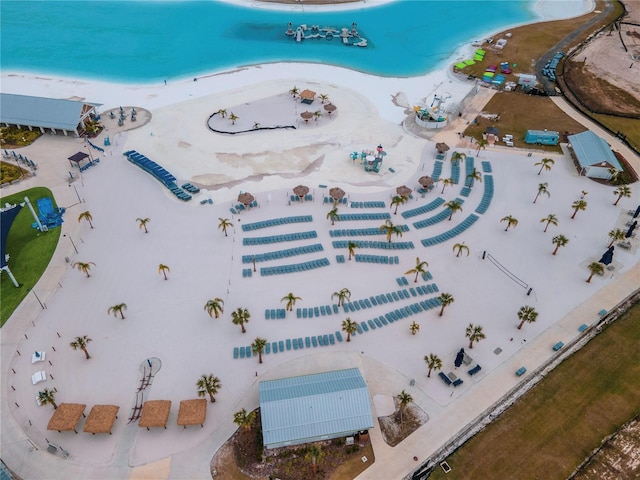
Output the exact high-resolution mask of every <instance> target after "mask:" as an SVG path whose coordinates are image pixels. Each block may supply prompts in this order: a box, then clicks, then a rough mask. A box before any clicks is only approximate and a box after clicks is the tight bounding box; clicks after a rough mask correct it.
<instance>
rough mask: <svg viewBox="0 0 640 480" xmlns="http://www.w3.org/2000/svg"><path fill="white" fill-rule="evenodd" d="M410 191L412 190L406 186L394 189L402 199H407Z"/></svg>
mask: <svg viewBox="0 0 640 480" xmlns="http://www.w3.org/2000/svg"><path fill="white" fill-rule="evenodd" d="M412 191H413V190H411V189H410V188H409V187H407V186H406V185H402V186H401V187H398V188H396V193H397V194H398V195H400V196H401V197H402V198H407V197H408V196H409V195H411V192H412Z"/></svg>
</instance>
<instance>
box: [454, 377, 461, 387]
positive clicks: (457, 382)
mask: <svg viewBox="0 0 640 480" xmlns="http://www.w3.org/2000/svg"><path fill="white" fill-rule="evenodd" d="M462 383H463V381H462V379H461V378H458V379H457V380H455V381H454V382H453V386H454V387H457V386H459V385H462Z"/></svg>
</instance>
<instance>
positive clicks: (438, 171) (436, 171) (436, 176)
mask: <svg viewBox="0 0 640 480" xmlns="http://www.w3.org/2000/svg"><path fill="white" fill-rule="evenodd" d="M442 165H443V163H442V162H440V161H437V160H436V162H435V163H434V164H433V173H432V174H431V178H432V179H433V181H434V182H437V181H439V180H440V175H442Z"/></svg>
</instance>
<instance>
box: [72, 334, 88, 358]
mask: <svg viewBox="0 0 640 480" xmlns="http://www.w3.org/2000/svg"><path fill="white" fill-rule="evenodd" d="M91 341H92V340H91V339H90V338H89V337H87V336H86V335H83V336H81V337H76V338H75V340H74V341H73V342H71V343H70V344H69V345H70V346H71V348H73V349H74V350H82V351H83V352H84V355H85V357H87V360H88V359H90V358H91V356H90V355H89V350H87V344H88V343H89V342H91Z"/></svg>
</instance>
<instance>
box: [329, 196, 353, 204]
mask: <svg viewBox="0 0 640 480" xmlns="http://www.w3.org/2000/svg"><path fill="white" fill-rule="evenodd" d="M334 202H335V200H334V199H333V198H331V197H324V203H334ZM337 203H338V205H341V204H344V205H346V204H347V203H349V200H347V197H343V198H341V199H339V200H338V202H337Z"/></svg>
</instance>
